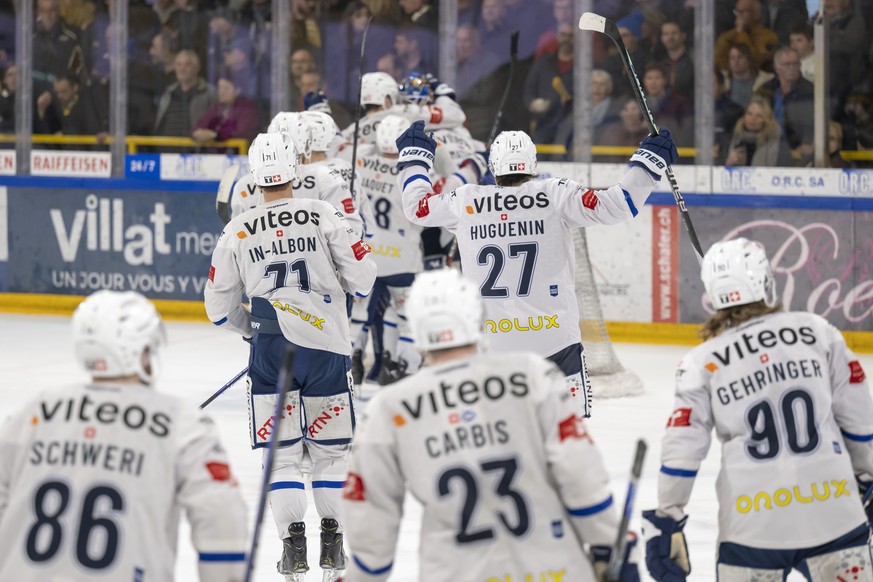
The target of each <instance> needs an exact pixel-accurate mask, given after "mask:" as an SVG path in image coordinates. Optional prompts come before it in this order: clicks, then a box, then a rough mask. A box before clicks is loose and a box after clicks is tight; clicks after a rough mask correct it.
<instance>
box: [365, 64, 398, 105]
mask: <svg viewBox="0 0 873 582" xmlns="http://www.w3.org/2000/svg"><path fill="white" fill-rule="evenodd" d="M385 97H388V98H390V99H391V105H397V104H398V103H400V86H399V85H398V84H397V81H395V80H394V77H392V76H391V75H389V74H388V73H382V72H376V73H366V74H365V75H364V76H363V77H362V78H361V105H378V106H379V107H384V106H385Z"/></svg>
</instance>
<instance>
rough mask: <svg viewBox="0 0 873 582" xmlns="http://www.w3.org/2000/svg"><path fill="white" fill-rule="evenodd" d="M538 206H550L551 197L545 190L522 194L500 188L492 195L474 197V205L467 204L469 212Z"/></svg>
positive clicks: (500, 210) (525, 208) (501, 210)
mask: <svg viewBox="0 0 873 582" xmlns="http://www.w3.org/2000/svg"><path fill="white" fill-rule="evenodd" d="M534 206H536V207H537V208H547V207H548V206H549V197H548V196H547V195H546V193H545V192H537V193H536V195H531V194H522V195H521V196H516V195H515V194H504V193H503V192H500V191H499V190H498V191H497V192H495V193H494V194H493V195H492V196H482V197H481V198H474V199H473V200H472V205H470V204H468V205H467V206H466V210H467V214H478V213H480V212H505V211H507V210H518V209H519V208H521V209H523V210H529V209H531V208H533V207H534Z"/></svg>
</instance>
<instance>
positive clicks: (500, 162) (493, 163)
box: [488, 131, 537, 176]
mask: <svg viewBox="0 0 873 582" xmlns="http://www.w3.org/2000/svg"><path fill="white" fill-rule="evenodd" d="M488 168H489V169H490V170H491V173H492V174H494V175H495V176H506V175H507V174H529V175H531V176H536V174H537V148H536V146H535V145H534V143H533V141H531V139H530V136H529V135H528V134H526V133H525V132H523V131H503V132H501V133H500V135H498V136H497V137H496V138H495V139H494V143H492V144H491V153H490V155H489V157H488Z"/></svg>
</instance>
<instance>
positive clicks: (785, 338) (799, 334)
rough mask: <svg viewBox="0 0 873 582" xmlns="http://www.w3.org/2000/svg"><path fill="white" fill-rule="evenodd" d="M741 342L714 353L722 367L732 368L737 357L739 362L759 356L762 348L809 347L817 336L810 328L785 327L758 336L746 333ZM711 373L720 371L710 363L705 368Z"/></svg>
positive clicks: (767, 330)
mask: <svg viewBox="0 0 873 582" xmlns="http://www.w3.org/2000/svg"><path fill="white" fill-rule="evenodd" d="M740 338H741V340H742V341H741V340H737V341H735V342H734V343H732V344H728V345H726V346H725V347H724V350H722V351H714V352H712V355H713V357H715V359H716V360H718V361H719V362H721V363H722V365H725V366H730V364H731V360H732V359H733V357H734V356H736V359H737V360H743V359H744V358H745V357H746V355H747V354H748V355H751V354H757V353H758V352H759V351H761V348H772V347H775V346H776V345H778V344H780V343H782V344H784V345H786V346H793V345H794V344H796V343H798V342H800V343H804V344H806V345H808V346H811V345H813V344H814V343H815V334H814V333H813V331H812V328H810V327H806V326H804V327H801V328H799V329H794V328H792V327H783V328H781V329H778V330H772V329H762V330H761V331H759V332H758V333H757V334H754V333H748V332H744V333H743V334H741V335H740ZM705 368H706V369H707V370H709V371H710V372H714V371H715V370H717V369H718V366H717V365H716V364H715V363H714V362H710V363H709V364H707V365H706V366H705Z"/></svg>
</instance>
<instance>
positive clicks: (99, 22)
mask: <svg viewBox="0 0 873 582" xmlns="http://www.w3.org/2000/svg"><path fill="white" fill-rule="evenodd" d="M74 4H75V5H76V12H75V13H74V14H75V20H72V19H69V18H67V17H66V16H65V11H62V12H61V17H62V18H64V19H65V20H66V21H67V22H68V23H69V24H70V26H71V27H75V28H74V30H76V31H77V34H78V36H79V46H80V47H82V60H83V80H87V79H88V78H89V77H94V76H96V77H104V78H107V77H108V76H109V68H108V63H109V59H108V58H107V57H108V55H107V53H108V51H109V45H108V43H107V42H106V37H107V34H106V33H107V31H108V29H109V14H108V13H107V12H106V11H105V10H99V6H98V4H97V0H78V2H76V3H74ZM101 4H102V2H101ZM66 5H67V6H70V4H66ZM103 6H104V8H105V4H104V5H103Z"/></svg>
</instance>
